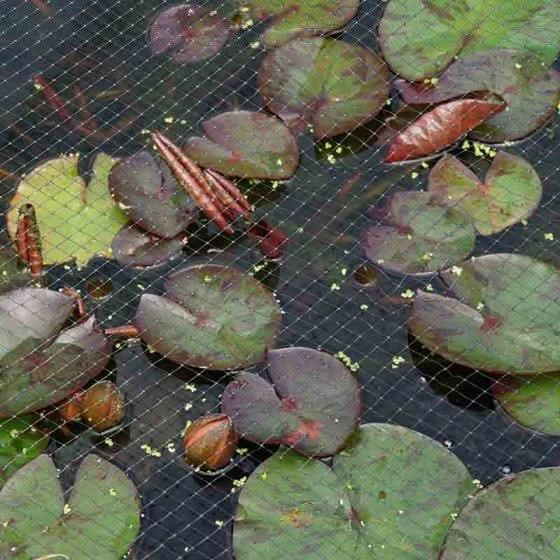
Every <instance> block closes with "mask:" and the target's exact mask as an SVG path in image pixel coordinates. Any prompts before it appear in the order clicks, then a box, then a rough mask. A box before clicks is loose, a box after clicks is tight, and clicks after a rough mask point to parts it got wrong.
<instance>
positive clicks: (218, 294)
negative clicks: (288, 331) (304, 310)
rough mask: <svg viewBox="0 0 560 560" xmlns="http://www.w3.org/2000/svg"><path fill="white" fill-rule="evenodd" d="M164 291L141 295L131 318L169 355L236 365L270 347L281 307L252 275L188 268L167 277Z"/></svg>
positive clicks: (193, 362)
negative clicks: (163, 292)
mask: <svg viewBox="0 0 560 560" xmlns="http://www.w3.org/2000/svg"><path fill="white" fill-rule="evenodd" d="M165 290H166V295H165V296H157V295H153V294H144V295H143V296H142V299H141V300H140V305H139V306H138V311H137V313H136V321H135V322H136V325H137V327H138V329H139V330H140V336H141V337H142V339H143V340H144V341H145V342H146V343H147V344H148V345H150V346H151V347H152V348H154V349H155V350H157V351H158V352H159V353H160V354H163V355H164V356H165V357H167V358H168V359H170V360H172V361H174V362H177V363H179V364H184V365H188V366H192V367H201V368H209V369H215V370H230V369H240V368H243V367H247V366H250V365H253V364H256V363H258V362H260V361H262V360H263V359H264V357H265V354H266V351H267V350H268V349H269V348H273V347H274V345H275V343H276V338H277V336H278V332H279V329H280V325H281V312H280V308H279V306H278V304H277V303H276V300H275V298H274V296H273V294H272V293H271V292H269V291H268V290H267V289H266V288H265V287H264V286H263V285H262V284H261V283H260V282H258V281H257V280H255V279H254V278H253V277H251V276H249V275H247V274H243V273H241V272H240V271H239V270H237V269H235V268H231V267H224V266H220V265H211V264H208V265H199V266H192V267H189V268H185V269H182V270H179V271H177V272H175V273H174V274H172V275H171V276H169V278H168V279H167V281H166V282H165Z"/></svg>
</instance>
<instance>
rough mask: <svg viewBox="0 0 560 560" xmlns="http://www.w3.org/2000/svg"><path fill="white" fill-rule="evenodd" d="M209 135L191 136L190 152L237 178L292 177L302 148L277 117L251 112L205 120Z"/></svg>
mask: <svg viewBox="0 0 560 560" xmlns="http://www.w3.org/2000/svg"><path fill="white" fill-rule="evenodd" d="M202 128H203V130H204V132H205V134H206V138H199V137H195V138H190V139H189V141H188V143H187V146H186V152H187V154H188V155H189V156H190V157H192V158H193V159H194V160H196V161H197V162H198V163H199V164H200V165H202V166H203V167H209V168H211V169H214V170H215V171H218V172H220V173H223V174H224V175H233V176H235V177H245V178H254V179H289V178H290V177H291V176H292V175H293V174H294V173H295V170H296V168H297V166H298V163H299V148H298V145H297V142H296V139H295V138H294V136H293V134H292V133H291V132H290V130H289V129H288V128H287V127H286V126H285V125H284V124H283V123H282V122H281V121H280V120H278V119H277V118H275V117H270V116H268V115H266V114H264V113H254V112H251V111H231V112H228V113H221V114H219V115H217V116H215V117H213V118H211V119H210V120H208V121H205V122H204V123H202Z"/></svg>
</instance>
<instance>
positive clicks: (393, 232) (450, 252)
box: [363, 191, 476, 274]
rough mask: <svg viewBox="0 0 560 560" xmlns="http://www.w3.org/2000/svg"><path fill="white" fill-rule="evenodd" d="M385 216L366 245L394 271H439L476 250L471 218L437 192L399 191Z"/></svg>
mask: <svg viewBox="0 0 560 560" xmlns="http://www.w3.org/2000/svg"><path fill="white" fill-rule="evenodd" d="M382 215H383V220H384V224H383V225H379V226H372V227H370V228H369V229H368V230H367V231H366V234H365V238H364V241H363V245H364V249H365V252H366V255H367V256H368V258H369V259H371V260H372V261H373V262H375V263H376V264H378V265H379V266H380V267H382V268H385V269H387V270H390V271H392V272H397V273H399V274H423V273H427V272H435V271H437V270H440V269H442V268H446V267H449V266H451V265H452V264H456V263H458V262H461V261H462V260H463V259H464V258H465V257H466V256H468V255H469V253H470V252H471V251H472V250H473V249H474V244H475V238H476V234H475V230H474V226H473V224H472V222H471V220H470V219H469V218H468V217H467V216H465V214H464V213H463V212H461V211H460V210H457V209H456V208H454V207H453V204H452V203H450V202H449V201H448V200H447V199H445V198H444V197H441V196H439V195H437V194H432V193H427V192H416V191H407V192H399V193H396V194H394V195H393V196H392V197H391V198H390V199H389V201H388V203H387V206H386V207H385V209H384V210H383V211H382Z"/></svg>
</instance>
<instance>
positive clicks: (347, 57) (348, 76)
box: [259, 37, 390, 138]
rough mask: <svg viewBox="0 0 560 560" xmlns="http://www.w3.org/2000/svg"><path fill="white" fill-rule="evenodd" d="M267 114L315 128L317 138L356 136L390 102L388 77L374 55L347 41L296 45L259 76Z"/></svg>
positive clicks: (273, 57) (269, 60) (277, 54)
mask: <svg viewBox="0 0 560 560" xmlns="http://www.w3.org/2000/svg"><path fill="white" fill-rule="evenodd" d="M259 87H260V91H261V95H262V96H263V99H264V101H265V104H266V106H267V108H268V109H270V110H271V111H272V112H273V113H276V114H277V115H278V116H279V117H280V118H282V119H283V120H284V121H286V122H287V123H293V122H294V121H295V122H299V121H302V122H306V123H309V124H310V125H312V127H313V134H314V135H315V137H316V138H325V137H329V136H335V135H337V134H342V133H343V132H349V131H351V130H354V129H355V128H357V127H358V126H360V125H361V124H363V123H365V122H367V121H369V120H371V119H372V118H373V117H375V115H377V113H379V111H380V110H381V109H382V108H383V106H384V105H385V103H386V101H387V99H388V97H389V87H390V79H389V71H388V68H387V65H386V64H385V63H384V62H383V60H382V59H381V58H379V56H377V55H376V54H375V53H373V52H371V51H369V50H367V49H364V48H363V47H360V46H357V45H350V44H348V43H345V42H344V41H337V40H334V39H326V38H323V37H313V38H310V39H296V40H294V41H290V42H289V43H287V44H285V45H282V46H281V47H279V48H277V49H274V50H273V51H271V52H270V53H269V54H268V55H267V57H266V58H265V59H264V61H263V64H262V66H261V69H260V71H259Z"/></svg>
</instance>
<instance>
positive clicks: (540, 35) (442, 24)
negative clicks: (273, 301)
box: [379, 0, 560, 80]
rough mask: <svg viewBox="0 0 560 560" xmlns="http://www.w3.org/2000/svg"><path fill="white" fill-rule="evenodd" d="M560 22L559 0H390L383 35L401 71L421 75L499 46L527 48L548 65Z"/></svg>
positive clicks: (558, 45)
mask: <svg viewBox="0 0 560 560" xmlns="http://www.w3.org/2000/svg"><path fill="white" fill-rule="evenodd" d="M559 28H560V4H559V3H558V2H557V0H529V1H527V0H508V2H507V4H504V2H503V0H470V1H469V2H457V1H456V0H436V1H430V2H425V1H424V0H390V1H389V2H388V4H387V6H386V7H385V12H384V14H383V18H382V20H381V23H380V25H379V39H380V44H381V49H382V51H383V55H384V57H385V60H387V62H388V63H389V64H390V65H391V66H392V68H393V69H394V70H395V72H396V73H397V74H400V75H401V76H403V77H404V78H406V79H408V80H422V79H424V78H432V77H434V76H437V75H438V74H439V73H440V72H441V71H442V70H444V69H445V68H446V67H447V65H448V64H449V63H451V62H453V59H454V58H455V57H458V58H466V57H468V56H472V55H477V54H479V53H483V52H485V51H490V50H492V49H500V48H501V49H519V50H524V51H525V52H527V53H530V54H531V55H532V56H533V57H534V58H535V59H536V60H539V61H540V62H542V63H543V65H544V66H549V65H550V64H552V62H554V59H555V58H556V57H557V55H558V51H560V36H559V35H558V29H559ZM528 30H531V32H530V33H529V32H528Z"/></svg>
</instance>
